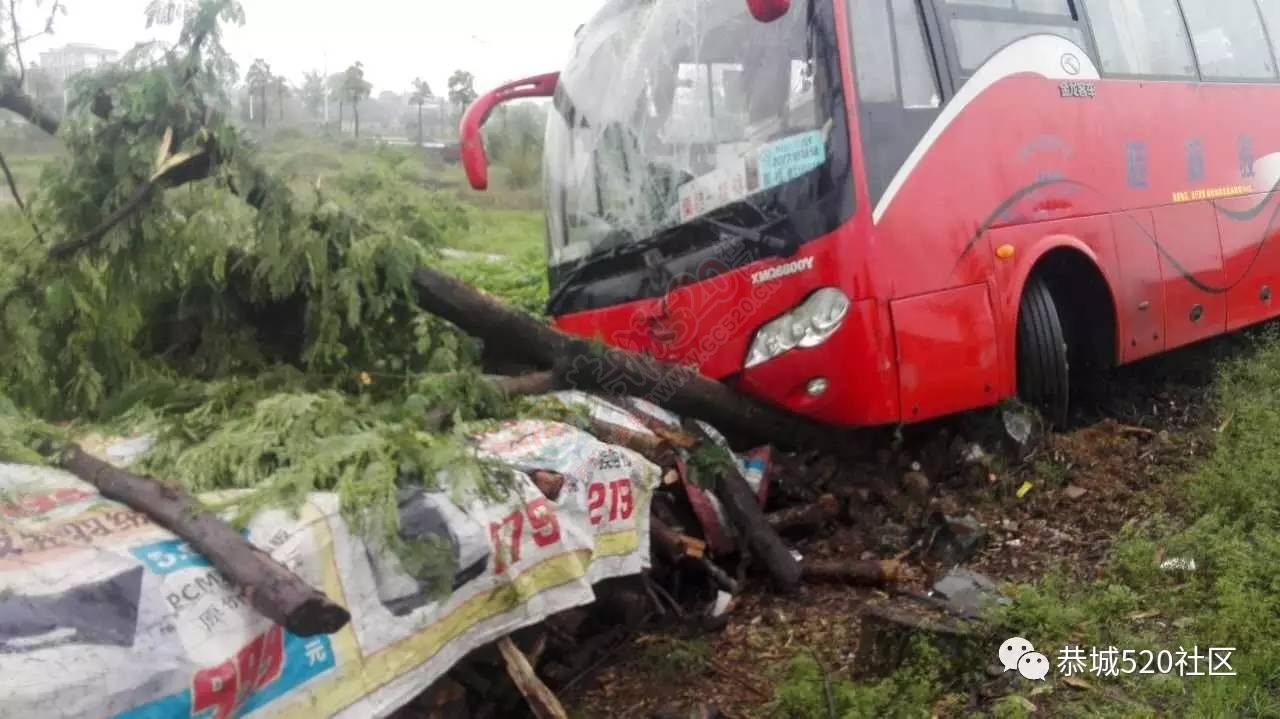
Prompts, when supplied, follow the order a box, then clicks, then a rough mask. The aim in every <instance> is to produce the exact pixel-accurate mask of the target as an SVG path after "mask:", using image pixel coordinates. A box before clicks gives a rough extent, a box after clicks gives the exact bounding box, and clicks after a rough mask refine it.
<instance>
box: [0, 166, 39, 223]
mask: <svg viewBox="0 0 1280 719" xmlns="http://www.w3.org/2000/svg"><path fill="white" fill-rule="evenodd" d="M0 170H3V171H4V180H5V182H7V183H9V193H10V194H12V195H13V201H14V202H15V203H16V204H17V205H18V211H19V212H21V213H22V214H23V216H24V217H26V218H27V221H28V222H30V223H31V229H32V230H34V231H35V233H36V235H35V239H36V241H37V242H40V243H43V242H44V236H43V235H42V234H40V227H39V226H38V225H37V224H36V219H35V218H34V217H32V216H31V213H29V212H27V203H25V202H23V201H22V193H21V192H18V181H17V180H15V179H13V172H11V171H10V170H9V161H8V160H7V159H5V156H4V153H2V152H0ZM28 246H29V245H28Z"/></svg>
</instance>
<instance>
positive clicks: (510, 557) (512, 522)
mask: <svg viewBox="0 0 1280 719" xmlns="http://www.w3.org/2000/svg"><path fill="white" fill-rule="evenodd" d="M526 521H527V522H528V523H529V534H530V536H532V537H533V543H534V544H535V545H537V546H538V547H549V546H551V545H552V544H555V543H556V542H559V541H560V520H558V519H556V513H555V509H554V508H553V507H552V506H551V503H550V502H549V501H547V499H546V497H540V498H538V499H536V500H534V501H532V502H530V503H529V504H528V505H526V506H525V507H524V508H523V509H517V510H516V511H514V512H512V513H511V514H508V515H507V516H505V517H503V518H502V520H501V521H498V522H490V523H489V538H490V539H491V540H492V542H493V573H494V574H502V573H503V572H505V571H507V567H508V566H510V565H512V564H515V563H516V562H519V561H520V544H521V542H522V540H523V539H524V528H525V522H526Z"/></svg>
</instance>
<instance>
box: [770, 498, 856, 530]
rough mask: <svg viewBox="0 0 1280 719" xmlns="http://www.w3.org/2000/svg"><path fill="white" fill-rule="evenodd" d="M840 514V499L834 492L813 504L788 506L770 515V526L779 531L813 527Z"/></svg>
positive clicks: (819, 525) (825, 522)
mask: <svg viewBox="0 0 1280 719" xmlns="http://www.w3.org/2000/svg"><path fill="white" fill-rule="evenodd" d="M839 514H840V501H839V500H837V499H836V496H835V495H834V494H824V495H822V496H821V497H819V498H818V501H816V502H814V503H813V504H802V505H799V506H796V507H787V508H786V509H782V510H779V511H777V512H774V513H772V514H770V515H769V526H771V527H773V528H774V529H776V530H777V531H779V532H784V531H788V530H792V529H801V528H804V529H812V528H814V527H821V526H822V525H824V524H827V523H828V522H831V521H833V520H835V518H836V516H837V515H839Z"/></svg>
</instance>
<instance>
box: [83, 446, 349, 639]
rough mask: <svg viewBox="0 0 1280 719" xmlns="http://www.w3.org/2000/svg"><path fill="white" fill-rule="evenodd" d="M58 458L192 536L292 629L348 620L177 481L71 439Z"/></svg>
mask: <svg viewBox="0 0 1280 719" xmlns="http://www.w3.org/2000/svg"><path fill="white" fill-rule="evenodd" d="M59 464H61V466H62V468H63V469H66V470H67V471H68V472H71V473H72V474H74V475H76V476H77V477H79V478H80V479H83V480H84V481H86V482H88V483H89V484H91V485H93V486H94V487H96V488H97V489H98V491H99V492H101V493H102V496H104V497H106V498H107V499H113V500H116V501H118V502H121V503H123V504H125V505H127V506H129V507H132V508H134V509H137V510H138V511H140V512H142V513H144V514H146V515H147V516H148V517H150V518H151V519H152V520H154V521H155V522H156V523H157V524H160V525H161V526H163V527H164V528H165V529H168V530H169V531H171V532H173V533H174V534H176V535H178V536H179V537H182V538H183V539H185V540H187V541H188V542H190V543H191V546H193V547H194V548H195V549H196V550H197V551H199V552H200V554H201V555H203V556H204V557H205V558H206V559H208V560H209V561H210V563H212V564H213V566H215V567H217V568H218V571H220V572H222V573H223V575H225V576H226V577H227V578H228V579H230V580H231V581H232V582H234V583H235V584H236V586H239V587H243V588H245V589H246V592H245V594H246V596H247V598H248V600H249V603H250V604H252V605H253V607H254V609H257V610H258V611H259V612H261V613H262V615H263V616H265V617H267V618H268V619H270V620H272V621H274V622H277V623H278V624H280V625H281V626H283V627H285V628H286V629H288V630H289V631H291V632H293V633H294V634H297V635H298V636H300V637H309V636H313V635H316V634H333V633H334V632H337V631H338V630H339V629H342V628H343V627H344V626H346V625H347V622H348V621H350V619H351V614H350V613H349V612H347V610H346V609H344V608H343V607H340V606H338V605H337V604H335V603H333V602H332V601H330V600H329V598H328V597H326V596H324V594H322V593H321V592H319V591H317V590H316V589H314V588H313V587H311V586H310V585H308V584H307V583H306V582H304V581H303V580H302V579H300V578H298V576H297V575H295V574H293V573H292V572H290V571H289V570H288V569H286V568H285V567H283V566H282V565H281V564H280V563H278V562H276V561H275V560H274V559H272V558H271V557H269V556H268V555H267V554H265V553H264V552H262V551H261V550H259V549H257V548H255V547H254V546H253V545H251V544H249V542H248V541H246V540H245V539H244V537H242V536H240V534H239V533H238V532H236V531H235V530H234V529H232V528H231V527H230V526H228V525H227V524H226V523H225V522H223V521H222V520H221V519H219V518H218V517H216V516H215V515H213V514H212V513H210V512H209V511H208V510H206V509H204V507H203V506H201V504H200V503H199V502H198V501H196V499H195V498H194V497H192V496H191V495H190V494H189V493H188V492H187V491H186V490H184V489H182V488H181V487H179V486H176V485H174V484H162V483H160V482H157V481H155V480H153V479H151V478H149V477H140V476H138V475H136V474H133V473H131V472H128V471H125V470H122V469H117V468H116V467H113V466H111V465H110V464H108V463H106V462H104V461H102V460H101V459H98V458H97V457H94V456H92V455H90V454H88V453H86V452H85V451H84V450H83V449H81V448H80V447H78V446H76V445H74V444H73V445H71V446H70V447H67V448H66V449H65V450H63V451H62V453H61V458H60V460H59Z"/></svg>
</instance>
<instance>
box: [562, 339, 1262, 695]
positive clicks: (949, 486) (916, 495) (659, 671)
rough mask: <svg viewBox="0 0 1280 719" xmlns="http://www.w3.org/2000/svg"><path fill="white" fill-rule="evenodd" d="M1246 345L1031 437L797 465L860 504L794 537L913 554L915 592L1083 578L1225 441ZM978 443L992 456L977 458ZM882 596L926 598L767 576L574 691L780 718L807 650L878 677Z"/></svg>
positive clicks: (986, 416) (951, 429)
mask: <svg viewBox="0 0 1280 719" xmlns="http://www.w3.org/2000/svg"><path fill="white" fill-rule="evenodd" d="M1240 346H1241V340H1239V339H1230V338H1227V339H1223V340H1219V341H1214V342H1211V343H1206V344H1204V345H1199V346H1195V347H1192V348H1188V349H1185V350H1182V351H1179V352H1175V353H1172V354H1170V355H1169V356H1167V357H1163V358H1159V359H1156V360H1151V361H1146V362H1142V363H1139V364H1136V365H1133V366H1129V367H1125V368H1121V369H1119V370H1116V371H1115V372H1113V373H1111V374H1110V375H1108V376H1107V377H1105V378H1103V379H1102V380H1100V381H1094V382H1092V383H1091V384H1089V385H1088V386H1087V389H1086V392H1085V394H1084V396H1082V397H1081V398H1080V399H1079V401H1078V402H1077V404H1076V410H1075V416H1074V418H1073V422H1072V426H1070V427H1067V428H1065V429H1064V430H1059V431H1052V432H1041V431H1037V432H1036V433H1035V434H1033V435H1032V437H1031V439H1030V440H1029V441H1028V442H1027V443H1026V444H1025V445H1019V444H1017V443H1016V442H1013V441H1012V440H1010V439H1009V438H1008V434H1007V432H1005V431H1003V430H1004V422H1003V413H1001V412H999V411H996V412H986V413H977V414H974V415H969V416H965V417H959V418H953V419H950V420H947V421H945V422H939V423H934V424H931V425H928V426H921V427H916V428H912V429H910V430H909V431H908V432H907V433H906V436H904V437H901V438H900V439H899V440H898V442H897V446H896V447H895V446H894V444H893V442H892V441H891V440H889V439H888V438H886V439H884V440H883V443H884V444H885V446H884V447H883V448H882V449H881V450H880V451H879V452H878V458H877V460H876V462H874V463H872V464H870V465H867V466H863V467H859V468H858V469H857V470H856V472H855V474H857V475H858V476H855V477H849V476H833V477H827V478H826V479H825V484H823V485H822V486H819V487H815V488H809V487H806V486H805V485H806V484H807V483H808V482H810V481H811V480H810V479H809V478H808V477H799V478H797V477H794V476H793V477H791V478H790V479H789V478H788V476H786V473H787V472H794V471H798V470H796V469H795V468H786V467H784V468H783V469H782V470H781V471H782V473H783V476H781V479H782V485H783V487H784V488H785V487H787V485H788V483H790V485H791V486H790V487H789V490H790V491H791V492H793V493H794V494H798V495H803V494H805V492H809V493H810V494H812V493H816V492H818V491H824V490H829V489H832V488H833V487H837V488H838V487H842V486H843V487H846V488H845V489H844V490H842V491H843V492H844V498H845V500H846V502H848V503H849V504H848V513H847V516H846V517H845V521H842V522H840V523H838V524H836V525H833V526H830V527H828V528H827V529H825V530H823V531H821V532H819V533H818V534H815V535H809V536H800V537H797V538H793V541H794V544H793V546H794V547H795V548H796V549H797V550H798V551H799V552H801V553H802V554H803V555H804V556H805V557H806V558H833V559H840V558H858V557H861V558H881V559H883V558H902V559H903V561H904V563H905V571H906V572H907V573H908V581H906V582H904V583H903V585H900V586H901V587H902V588H905V589H907V590H908V591H911V590H915V591H916V592H918V593H924V592H927V591H928V589H929V588H930V586H931V585H932V583H933V581H934V580H935V579H936V578H938V577H940V576H942V575H944V574H945V573H946V572H948V571H949V570H951V569H953V568H955V567H957V566H963V567H966V568H968V569H972V570H974V571H977V572H980V573H982V574H984V575H986V576H988V577H990V578H991V579H993V580H995V581H996V582H997V583H1000V584H1001V585H1005V584H1006V583H1008V584H1017V583H1021V582H1027V581H1032V580H1035V579H1037V578H1039V577H1041V576H1042V575H1043V574H1044V573H1045V572H1047V571H1049V570H1050V569H1053V568H1056V569H1059V570H1063V571H1065V572H1066V573H1067V574H1068V576H1072V577H1075V578H1078V579H1080V580H1088V579H1096V578H1100V576H1101V573H1102V572H1103V560H1104V558H1105V557H1106V555H1107V551H1108V548H1109V547H1110V544H1111V541H1112V538H1113V537H1115V536H1116V534H1117V532H1119V531H1120V530H1121V528H1122V527H1124V526H1125V525H1126V523H1129V522H1131V521H1133V520H1135V519H1136V518H1139V517H1143V516H1148V515H1150V514H1151V513H1153V512H1160V511H1167V510H1168V509H1170V507H1169V506H1168V504H1167V503H1168V502H1170V501H1172V500H1171V499H1170V493H1169V492H1167V491H1166V488H1167V487H1168V485H1169V481H1170V480H1171V479H1174V478H1176V477H1178V476H1180V475H1182V474H1183V473H1185V472H1186V471H1187V470H1188V469H1189V468H1190V467H1192V466H1193V465H1194V463H1195V462H1196V461H1197V459H1198V458H1200V457H1203V456H1204V455H1205V454H1206V453H1207V451H1208V449H1209V448H1210V447H1211V446H1212V441H1213V436H1214V434H1215V431H1217V430H1218V429H1219V428H1218V426H1217V425H1218V424H1219V419H1218V418H1217V416H1216V413H1215V412H1214V411H1213V408H1212V406H1210V401H1211V398H1210V388H1211V384H1212V381H1213V367H1214V366H1215V365H1216V364H1217V360H1220V359H1222V358H1223V357H1225V356H1230V355H1231V354H1232V353H1234V352H1237V351H1238V350H1239V348H1240ZM975 442H976V443H977V444H978V445H979V446H980V447H982V450H983V451H982V454H981V456H980V458H978V457H979V455H976V454H974V453H972V449H971V447H972V445H973V444H974V443H975ZM966 454H968V455H969V456H968V460H967V461H966V459H965V455H966ZM975 460H976V461H975ZM913 463H914V464H913ZM828 469H829V468H828ZM804 471H809V472H814V471H817V472H819V473H821V471H822V470H821V469H819V470H814V469H813V468H812V467H808V468H807V469H806V470H804ZM868 475H871V476H870V477H868ZM921 475H923V477H921ZM868 479H870V481H872V482H873V483H874V482H882V483H884V484H885V485H886V486H888V487H889V488H896V489H897V490H898V492H899V493H900V494H899V497H898V499H897V500H896V504H895V503H894V502H886V501H880V497H879V496H878V495H877V494H876V493H874V492H867V491H865V490H858V491H853V492H850V491H848V489H847V485H849V484H854V485H857V486H865V485H866V484H867V480H868ZM925 480H927V482H925ZM821 482H822V480H820V483H821ZM796 485H799V488H798V489H797V487H796ZM1019 490H1021V492H1020V491H1019ZM782 494H784V495H785V494H786V491H783V492H782ZM1019 495H1021V496H1019ZM939 515H942V516H951V517H963V516H966V515H967V516H971V517H972V518H973V519H976V520H977V522H978V523H979V524H980V525H981V528H982V531H981V536H982V537H983V541H982V542H981V543H980V544H979V545H978V546H977V547H976V548H975V549H974V550H973V551H972V552H971V553H966V552H964V551H961V550H960V549H958V548H957V546H956V545H955V543H946V542H940V541H939V540H938V538H937V536H931V532H934V530H936V529H937V528H938V521H939V520H938V518H939ZM944 534H945V532H944ZM930 540H933V542H934V546H930ZM966 554H968V556H965V555H966ZM868 602H880V603H883V602H898V603H901V602H905V603H908V604H910V603H913V602H918V599H916V600H913V599H910V598H904V597H902V596H901V595H900V594H897V593H895V594H892V595H891V594H890V593H887V592H886V591H884V590H881V589H876V588H868V587H856V586H823V585H807V586H805V587H804V589H803V590H802V593H801V594H800V595H799V596H794V597H782V596H777V595H774V594H771V593H769V592H768V590H767V588H766V587H763V586H761V585H760V584H759V583H757V584H754V585H753V586H751V587H750V588H749V589H748V590H747V591H746V592H744V593H743V594H742V595H741V596H740V598H739V599H737V600H735V604H734V605H733V606H732V607H731V609H730V611H729V612H728V613H727V615H725V617H724V618H723V619H721V620H720V621H719V622H706V621H703V622H702V625H703V626H702V627H701V628H699V629H690V628H689V627H688V625H689V624H690V623H692V622H689V621H686V622H685V623H684V624H678V623H676V622H674V621H672V619H671V618H670V617H655V618H651V620H650V623H649V625H648V626H646V627H636V628H634V629H635V631H634V633H633V634H632V636H631V638H629V639H628V640H626V641H624V642H622V643H621V644H619V645H617V646H616V647H615V648H614V650H613V651H612V652H611V654H610V656H609V658H608V659H606V660H604V661H602V662H600V664H599V665H598V666H597V667H596V668H594V669H593V670H591V671H589V672H588V673H587V674H585V675H583V676H581V677H577V678H576V680H575V682H574V684H573V686H570V687H568V689H567V691H564V692H563V693H562V695H563V697H564V699H565V701H566V705H567V706H571V707H572V708H573V709H572V714H573V715H574V716H580V717H610V718H618V719H622V718H626V717H658V716H671V717H677V716H679V717H688V716H715V713H714V712H712V711H710V710H711V709H712V708H714V709H715V710H716V711H718V712H719V713H720V714H719V715H720V716H725V717H757V716H767V715H768V714H769V710H768V702H769V700H771V699H772V698H773V697H774V695H775V689H776V688H777V687H778V684H779V682H780V681H781V680H782V679H783V673H782V670H783V669H784V668H785V666H786V663H787V662H788V661H789V660H790V659H791V658H792V657H794V656H796V655H797V653H800V652H810V653H814V655H815V656H817V657H819V658H820V661H821V664H822V666H823V668H824V671H825V672H826V673H828V674H829V675H830V676H832V677H843V678H850V679H857V678H861V677H865V676H866V674H867V673H868V672H867V668H866V667H863V666H860V665H859V661H858V653H857V652H858V642H859V638H860V627H859V614H860V612H861V611H862V610H863V609H864V607H865V606H866V605H867V603H868ZM708 623H709V624H712V625H713V626H712V627H711V628H707V627H706V626H705V625H706V624H708ZM716 624H722V625H723V626H714V625H716ZM675 625H678V626H675ZM993 659H994V657H993ZM1001 681H1002V679H1001V678H999V677H994V678H992V679H991V680H990V686H988V687H986V688H985V689H980V690H978V691H971V697H970V699H969V700H968V702H966V704H967V706H964V707H959V708H958V709H960V710H962V711H961V712H960V713H966V712H971V711H974V710H979V711H981V710H983V709H984V708H985V707H984V703H986V702H989V701H990V699H991V697H992V696H998V695H999V694H1000V690H999V683H1000V682H1001ZM699 711H701V712H703V713H699ZM948 713H949V712H947V711H942V712H940V715H944V716H945V715H947V714H948Z"/></svg>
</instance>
